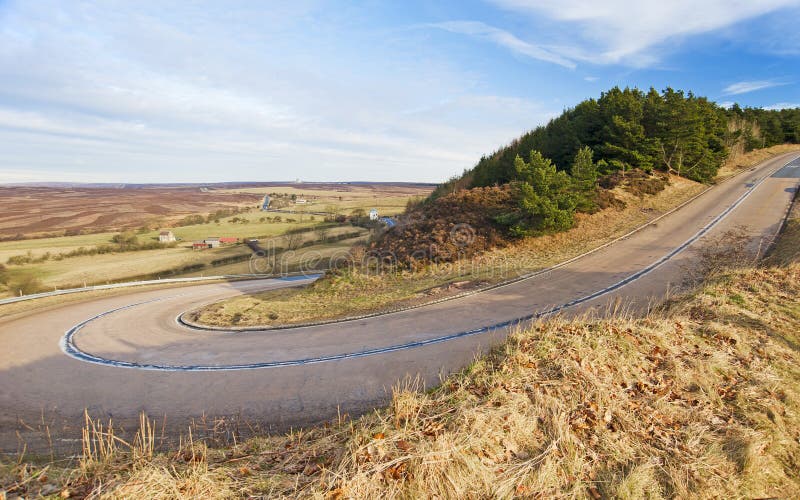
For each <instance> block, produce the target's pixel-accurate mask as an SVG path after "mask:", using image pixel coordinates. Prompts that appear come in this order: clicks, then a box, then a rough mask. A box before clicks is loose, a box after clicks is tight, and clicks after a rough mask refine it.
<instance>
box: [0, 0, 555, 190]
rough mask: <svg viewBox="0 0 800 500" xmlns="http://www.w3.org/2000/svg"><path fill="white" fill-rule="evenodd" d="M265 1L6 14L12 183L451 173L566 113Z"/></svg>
mask: <svg viewBox="0 0 800 500" xmlns="http://www.w3.org/2000/svg"><path fill="white" fill-rule="evenodd" d="M298 3H301V2H298ZM2 9H6V10H2ZM215 9H216V10H215ZM250 9H252V7H245V8H242V7H241V6H239V5H238V4H235V3H231V4H227V3H226V4H225V5H224V6H219V5H218V4H214V3H210V4H208V5H203V6H199V5H198V6H188V5H185V6H182V7H180V8H176V9H174V10H171V11H168V12H167V11H164V10H163V9H162V8H160V7H159V5H158V4H156V3H153V4H150V3H148V2H141V3H139V2H137V3H131V4H125V3H119V4H116V5H115V6H114V8H113V9H111V8H106V7H104V6H103V5H97V4H93V3H91V2H85V3H81V4H77V3H60V2H51V3H46V2H45V1H44V0H43V1H41V2H28V3H25V2H23V3H18V4H13V5H9V6H3V7H2V8H0V182H3V181H4V180H7V179H14V180H26V178H25V176H26V175H25V173H24V172H26V171H27V172H29V175H27V178H29V179H30V180H38V179H40V178H41V177H42V176H43V175H44V176H45V177H49V176H50V175H51V174H52V177H49V180H53V181H57V180H61V179H68V180H75V179H78V178H80V179H81V180H87V181H96V182H102V181H107V182H147V181H190V180H191V181H198V182H210V181H224V180H271V179H272V180H274V179H277V180H280V179H293V178H295V177H298V176H299V177H302V178H304V179H308V180H348V179H363V180H421V181H433V182H436V181H441V180H443V179H446V178H447V177H449V176H451V175H453V174H454V173H457V172H460V171H462V170H463V169H464V168H467V167H470V166H472V165H473V164H474V163H475V162H476V161H477V160H478V158H480V156H481V155H482V154H485V153H488V152H490V151H492V150H493V149H494V148H496V147H498V146H500V145H501V144H503V143H505V142H507V141H508V140H510V139H511V138H512V137H515V136H517V135H518V134H519V133H520V132H521V131H523V130H527V129H529V128H531V127H534V126H536V125H537V124H540V123H543V122H545V121H546V120H547V119H548V118H549V117H550V116H552V113H551V112H550V110H549V109H546V108H544V107H543V106H541V105H539V104H538V103H536V102H533V101H529V100H526V99H510V98H507V97H502V96H496V95H493V93H492V92H491V91H488V90H486V89H485V88H476V85H474V84H473V83H472V82H473V81H474V80H475V79H476V77H475V75H474V74H472V73H470V72H469V71H466V70H463V69H461V68H455V67H453V66H452V64H451V62H450V60H449V59H448V57H447V55H446V54H442V55H438V54H437V53H431V54H426V56H425V57H420V51H419V47H420V46H421V45H422V44H423V43H424V42H425V41H426V40H425V37H423V36H419V35H420V32H419V31H418V30H413V31H414V33H411V34H408V33H404V35H403V36H404V37H405V36H410V37H414V36H419V40H416V39H413V38H412V39H411V40H409V39H408V38H403V39H402V40H400V39H399V37H389V36H386V34H385V33H382V32H381V31H380V29H378V28H374V29H370V30H368V31H364V30H354V29H352V26H351V25H349V24H347V23H349V22H350V17H348V16H344V15H343V16H342V17H341V18H336V16H329V15H327V14H328V13H325V12H323V13H322V14H321V15H319V13H318V12H317V13H316V14H318V15H315V13H314V12H313V8H311V7H309V9H311V11H312V12H309V11H307V10H306V9H305V8H303V9H299V10H300V11H299V12H294V11H291V10H289V11H287V12H282V13H280V15H278V16H277V17H276V15H275V12H274V10H273V9H271V8H266V9H264V8H258V9H255V10H254V11H251V10H250ZM165 14H169V15H170V16H171V17H165ZM342 19H345V21H342ZM341 23H345V24H344V25H342V24H341ZM312 25H313V28H310V27H309V26H312ZM84 27H91V29H88V28H84ZM310 29H313V32H314V36H308V33H309V30H310ZM415 33H416V34H415ZM426 35H427V34H426ZM492 36H495V37H499V38H498V39H499V40H503V41H505V43H510V44H512V45H513V43H514V42H513V40H508V39H505V38H503V37H502V36H500V35H498V34H494V35H492ZM523 43H524V42H523ZM519 50H521V51H526V50H527V51H528V52H529V53H530V54H536V51H535V50H534V49H533V48H532V47H529V48H527V49H526V48H525V47H524V46H520V47H519ZM545 57H547V56H546V55H545ZM556 61H558V58H557V57H556ZM561 62H563V61H561ZM408 110H414V111H413V112H409V111H408ZM64 172H67V173H69V175H67V174H64ZM45 173H46V174H45Z"/></svg>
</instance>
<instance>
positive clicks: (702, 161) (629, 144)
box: [433, 87, 800, 198]
mask: <svg viewBox="0 0 800 500" xmlns="http://www.w3.org/2000/svg"><path fill="white" fill-rule="evenodd" d="M785 142H789V143H800V109H788V110H780V111H771V110H764V109H759V108H744V109H742V108H740V107H739V106H737V105H734V106H732V107H731V108H730V109H726V108H723V107H721V106H718V105H717V104H715V103H714V102H712V101H709V100H708V99H707V98H705V97H699V96H696V95H694V94H693V93H692V92H688V93H685V92H684V91H682V90H674V89H672V88H667V89H666V90H664V91H662V92H659V91H657V90H655V89H654V88H651V89H650V90H649V91H648V92H643V91H641V90H639V89H637V88H625V89H621V88H619V87H614V88H612V89H610V90H609V91H607V92H604V93H602V94H601V95H600V98H599V99H587V100H585V101H583V102H581V103H580V104H578V105H577V106H575V107H574V108H571V109H567V110H566V111H564V112H563V113H562V114H561V115H560V116H558V117H557V118H554V119H552V120H551V121H550V122H549V123H548V124H547V125H544V126H541V127H538V128H536V129H534V130H532V131H530V132H528V133H526V134H524V135H523V136H521V137H519V138H518V139H516V140H514V141H513V142H512V143H511V144H509V145H508V146H506V147H503V148H501V149H499V150H498V151H495V152H494V153H492V154H491V155H488V156H484V157H482V158H481V159H480V161H479V162H478V164H477V165H476V166H475V167H474V168H472V169H470V170H467V171H465V172H464V174H463V175H461V176H458V177H456V178H453V179H451V180H450V181H448V182H446V183H444V184H442V185H441V186H440V187H439V188H438V189H437V190H436V191H435V192H434V195H433V197H434V198H435V197H438V196H441V195H443V194H446V193H448V192H453V191H454V190H457V189H463V188H472V187H482V186H493V185H502V184H506V183H509V182H512V181H515V180H518V173H517V168H516V158H517V156H520V157H522V158H527V157H528V155H529V154H530V151H533V150H535V151H538V152H540V153H541V154H542V155H543V156H544V157H546V158H549V159H550V160H552V162H553V164H554V165H555V166H556V169H557V170H559V171H566V172H570V170H571V168H572V165H573V160H574V158H575V156H576V155H577V153H578V151H579V150H580V149H581V148H584V147H588V148H589V149H591V151H592V154H593V156H594V158H595V160H596V162H597V167H598V172H599V173H600V175H607V174H609V173H612V172H615V171H621V172H623V173H624V172H626V171H628V170H632V169H641V170H643V171H645V172H652V171H653V170H661V171H665V172H671V173H674V174H677V175H681V176H683V177H687V178H689V179H692V180H695V181H699V182H710V181H712V180H713V179H714V177H715V176H716V173H717V171H718V170H719V168H720V166H721V165H722V163H723V162H724V161H725V159H726V158H727V156H728V153H729V151H730V149H731V147H733V146H735V145H737V144H743V146H744V147H743V149H744V150H745V151H749V150H752V149H757V148H761V147H769V146H772V145H775V144H780V143H785Z"/></svg>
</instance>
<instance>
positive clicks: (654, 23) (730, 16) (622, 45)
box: [492, 0, 800, 66]
mask: <svg viewBox="0 0 800 500" xmlns="http://www.w3.org/2000/svg"><path fill="white" fill-rule="evenodd" d="M492 1H493V2H494V3H495V4H496V5H498V6H500V7H503V8H505V9H508V10H511V11H514V12H518V13H521V14H525V15H527V16H528V18H529V20H530V22H531V23H532V24H535V25H536V26H537V27H539V28H541V30H537V31H540V32H542V31H544V32H545V33H546V34H547V36H548V37H550V40H548V44H552V45H553V46H554V45H559V46H561V48H560V49H559V50H557V51H556V53H558V54H560V55H561V56H563V57H568V58H570V59H572V60H582V61H586V62H591V63H596V64H609V63H625V64H630V65H633V66H647V65H651V64H653V63H655V62H656V61H657V60H658V56H657V53H656V49H660V50H669V48H670V47H666V46H665V42H667V41H670V42H671V41H674V40H679V39H682V38H685V37H688V36H692V35H698V34H703V33H709V32H713V31H716V30H720V29H722V28H725V27H728V26H732V25H734V24H736V23H738V22H741V21H743V20H746V19H750V18H753V17H757V16H761V15H764V14H767V13H770V12H774V11H776V10H778V9H781V8H786V7H792V6H798V5H800V1H798V0H761V1H758V2H754V1H752V0H707V1H703V2H697V1H696V0H671V1H668V2H665V1H663V0H609V1H603V2H598V1H596V0H559V1H558V2H553V1H551V0H492ZM543 18H544V19H543ZM547 20H549V21H551V22H550V23H548V22H544V21H547ZM552 21H560V22H562V23H565V24H559V25H558V26H557V27H556V29H551V30H547V27H548V24H549V25H552ZM556 39H557V42H556V41H555V40H556ZM673 45H674V44H673Z"/></svg>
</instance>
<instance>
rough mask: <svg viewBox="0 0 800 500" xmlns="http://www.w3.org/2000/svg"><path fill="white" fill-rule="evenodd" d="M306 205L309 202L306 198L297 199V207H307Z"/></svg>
mask: <svg viewBox="0 0 800 500" xmlns="http://www.w3.org/2000/svg"><path fill="white" fill-rule="evenodd" d="M306 203H308V202H307V201H306V199H305V198H297V199H296V200H294V204H295V205H305V204H306Z"/></svg>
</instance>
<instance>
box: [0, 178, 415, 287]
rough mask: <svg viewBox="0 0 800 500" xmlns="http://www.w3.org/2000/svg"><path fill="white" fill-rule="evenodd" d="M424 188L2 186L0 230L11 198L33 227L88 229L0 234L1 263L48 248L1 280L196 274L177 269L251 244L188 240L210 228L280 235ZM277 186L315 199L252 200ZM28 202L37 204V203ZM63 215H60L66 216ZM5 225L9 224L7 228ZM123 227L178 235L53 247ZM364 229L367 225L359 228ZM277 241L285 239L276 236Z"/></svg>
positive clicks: (386, 210) (400, 204)
mask: <svg viewBox="0 0 800 500" xmlns="http://www.w3.org/2000/svg"><path fill="white" fill-rule="evenodd" d="M430 190H431V188H430V186H424V185H404V184H402V185H392V184H387V185H384V184H374V185H373V184H356V185H338V184H322V185H314V184H303V189H302V190H299V189H298V188H295V187H292V186H286V185H280V184H269V185H265V186H259V187H247V188H241V189H234V188H224V189H223V188H199V187H192V188H188V187H186V188H135V189H134V188H131V189H98V188H83V189H78V188H75V189H72V188H70V189H66V188H30V187H13V188H0V191H1V192H2V194H3V196H2V197H0V206H3V207H5V208H9V209H10V212H9V214H10V215H9V216H8V217H7V218H6V219H3V218H2V216H0V231H3V230H4V229H3V227H6V226H3V225H2V224H3V221H4V220H5V221H6V222H8V223H9V224H10V222H9V221H17V222H20V221H21V220H22V215H21V213H20V210H21V209H17V208H14V207H17V206H19V207H27V208H28V209H30V210H31V214H32V215H31V216H30V217H29V221H28V222H29V224H30V225H31V226H30V227H31V228H34V229H36V230H37V231H38V230H39V229H42V228H44V227H45V226H46V227H47V228H48V232H50V233H59V232H60V233H59V234H63V232H64V231H65V230H69V231H73V232H79V231H91V232H90V233H88V234H75V235H70V236H64V235H59V236H53V237H46V238H41V237H39V238H32V239H18V240H10V241H0V264H6V263H7V262H8V260H9V259H10V258H12V257H19V256H22V257H30V258H31V259H33V260H36V259H41V258H43V257H44V256H47V255H48V254H49V258H47V259H45V260H44V261H43V262H29V263H25V264H19V265H7V267H8V276H9V279H8V280H7V281H10V282H12V281H19V280H27V279H35V280H39V281H40V282H41V288H43V289H48V288H54V287H58V288H63V287H68V286H81V285H82V284H83V283H84V282H86V283H95V284H96V283H105V282H107V281H121V280H126V279H131V278H136V277H140V276H144V275H151V276H157V275H159V273H164V274H169V275H185V274H187V273H188V274H192V275H193V274H198V275H199V274H201V273H205V272H207V271H206V270H205V269H200V270H182V269H183V268H187V267H191V266H206V267H207V266H209V265H210V264H211V261H214V260H219V259H225V258H234V257H236V256H242V255H246V254H247V253H248V252H249V250H248V249H247V248H246V247H244V246H237V247H227V248H222V249H213V250H206V251H203V252H195V251H192V250H191V248H190V245H191V242H192V241H193V240H202V239H205V238H208V237H211V236H219V237H235V238H239V239H245V238H259V239H261V240H264V239H269V238H277V237H280V236H281V235H283V234H285V233H287V232H289V231H297V230H301V229H310V228H315V227H323V226H324V225H327V224H326V223H325V222H324V221H323V217H322V216H320V215H312V214H309V213H305V212H312V211H320V210H322V211H326V210H328V209H333V210H335V211H336V212H337V213H343V214H349V213H351V212H352V210H353V209H355V208H366V209H369V208H378V210H379V211H380V212H381V213H382V214H391V213H396V212H398V211H402V209H403V208H405V205H406V203H407V201H408V200H409V199H410V198H413V197H416V196H424V195H426V194H427V193H429V192H430ZM276 191H278V192H285V193H287V194H291V193H293V192H294V191H298V192H301V191H302V193H314V194H313V195H311V194H305V195H304V196H308V197H309V199H311V200H313V202H314V203H313V204H311V205H297V206H296V207H294V206H292V207H289V208H291V209H295V208H296V209H297V210H298V213H269V212H262V211H260V210H257V209H256V208H255V206H256V204H258V203H260V201H261V198H262V196H263V194H264V193H265V192H276ZM302 193H301V194H302ZM195 194H196V195H197V197H196V198H195V197H194V195H195ZM48 197H50V198H51V201H52V202H53V203H54V204H53V205H52V206H51V205H48V204H43V203H40V202H42V201H43V200H44V199H45V198H48ZM340 197H341V199H340ZM62 198H63V199H65V200H68V202H67V203H66V205H63V207H64V208H65V210H64V211H62V212H59V210H58V207H61V206H62V205H58V207H57V206H56V204H57V202H58V203H60V200H61V199H62ZM287 199H288V198H287ZM120 200H122V201H124V203H119V204H115V203H116V202H118V201H120ZM156 200H170V202H169V203H166V202H165V203H162V205H159V206H160V207H161V209H160V211H161V212H164V213H163V214H161V215H160V216H159V217H158V218H150V215H153V214H151V213H150V212H148V210H150V208H148V207H151V208H152V203H155V201H156ZM190 200H193V202H194V203H195V204H191V203H189V201H190ZM223 202H224V203H223ZM170 203H172V204H170ZM226 203H227V204H226ZM32 204H36V205H37V207H38V208H37V207H34V205H32ZM72 204H74V205H75V206H81V207H83V208H84V209H85V210H86V211H95V212H97V213H101V212H102V213H106V212H108V214H111V215H113V214H115V213H117V212H119V213H124V214H126V215H125V217H128V218H127V219H126V218H124V217H122V216H120V218H114V217H107V218H105V219H103V220H101V221H99V222H98V220H97V219H92V220H90V218H87V217H88V216H87V217H82V216H81V217H78V216H77V215H75V214H73V212H70V210H71V209H70V208H69V207H71V206H73V205H72ZM135 204H141V207H140V208H135V207H134V208H131V207H132V206H133V205H135ZM48 207H49V208H48ZM220 209H233V210H236V211H239V212H238V213H235V214H233V215H229V216H223V217H220V218H218V219H212V220H210V221H208V222H205V223H198V224H191V225H181V226H178V227H173V226H174V224H175V223H176V222H177V219H182V218H184V217H185V216H186V215H199V216H202V217H203V218H205V219H206V220H208V219H209V217H208V214H209V213H213V212H215V211H217V210H220ZM126 210H130V211H126ZM136 210H138V212H136ZM192 211H194V212H192ZM133 212H136V213H137V214H138V215H137V217H139V218H131V217H132V216H131V214H132V213H133ZM0 213H2V212H0ZM57 213H64V214H72V215H69V217H67V219H69V221H72V222H69V224H67V222H64V224H66V225H63V224H62V226H63V227H62V226H58V225H53V224H55V222H54V221H55V219H53V217H60V216H57V215H55V214H57ZM129 216H130V217H129ZM64 220H65V221H66V219H64ZM37 221H38V222H37ZM47 221H49V222H47ZM103 221H106V222H107V223H106V222H103ZM120 221H127V222H125V223H124V224H123V223H120V224H116V222H120ZM134 221H135V223H134ZM39 222H41V224H39ZM50 223H53V224H50ZM37 224H39V225H37ZM48 224H50V225H48ZM70 224H71V225H70ZM10 227H11V226H8V225H7V227H6V229H8V228H10ZM14 227H16V226H14ZM109 227H114V228H115V230H114V231H103V232H99V231H100V230H101V229H103V228H109ZM126 228H138V229H137V230H136V231H135V234H136V238H137V240H138V241H139V242H140V243H152V242H155V241H157V239H158V233H159V231H160V230H161V229H166V228H169V229H171V230H172V231H173V233H174V234H175V236H176V237H177V238H178V240H179V241H178V243H177V244H176V246H175V247H173V248H161V249H155V250H140V251H127V252H120V253H105V254H102V255H85V256H80V257H69V258H64V259H57V257H58V255H59V254H67V253H69V252H75V251H78V250H80V249H83V250H89V251H91V250H92V249H93V248H97V247H99V246H104V245H109V244H110V243H111V239H112V238H113V237H114V236H115V235H116V234H118V231H117V230H118V229H126ZM17 229H18V228H17ZM14 231H16V229H14ZM348 231H349V232H353V231H358V230H357V229H355V228H352V227H350V226H349V225H347V226H341V227H335V228H333V229H332V230H331V231H328V232H329V233H330V234H329V235H328V236H331V237H332V236H337V235H339V234H341V233H343V232H348ZM12 233H13V231H12ZM2 234H4V233H1V232H0V236H2ZM13 234H16V233H13ZM31 234H33V233H31ZM35 234H37V235H39V236H41V235H42V234H44V233H42V232H36V233H35ZM364 234H366V233H365V232H364ZM310 237H313V233H306V235H305V236H304V237H303V238H306V239H307V238H310ZM276 241H277V240H276ZM276 246H279V247H280V246H285V245H282V244H281V243H280V242H278V243H276ZM342 246H343V244H342V243H337V245H336V248H337V249H341V247H342ZM326 252H327V253H330V252H331V250H330V249H328V250H326ZM246 267H247V266H246V263H244V264H241V263H240V264H238V265H226V266H225V269H224V270H221V271H220V272H222V271H225V270H227V271H230V270H232V269H238V270H242V269H246ZM195 271H196V272H195ZM215 272H216V271H215ZM240 272H241V271H240ZM1 288H2V285H0V295H6V296H7V295H11V294H16V293H18V292H13V291H10V290H2V289H1Z"/></svg>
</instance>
